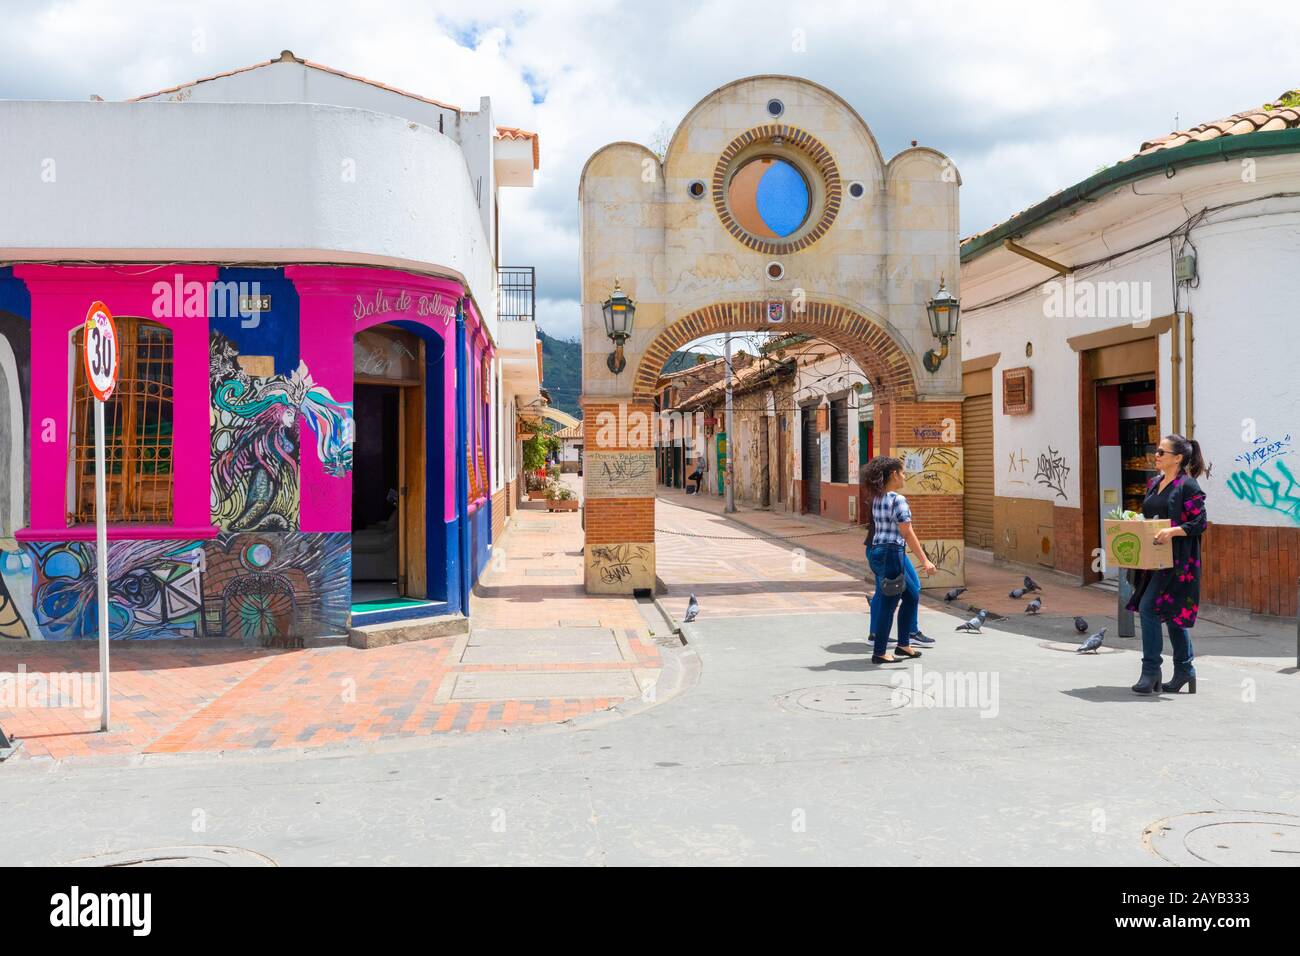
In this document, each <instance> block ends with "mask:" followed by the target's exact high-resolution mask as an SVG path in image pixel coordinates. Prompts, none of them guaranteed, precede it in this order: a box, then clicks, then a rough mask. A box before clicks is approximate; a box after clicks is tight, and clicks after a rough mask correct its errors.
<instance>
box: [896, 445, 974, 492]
mask: <svg viewBox="0 0 1300 956" xmlns="http://www.w3.org/2000/svg"><path fill="white" fill-rule="evenodd" d="M895 454H896V455H897V457H899V458H901V459H903V471H904V472H905V473H906V479H905V481H904V484H903V493H904V494H905V495H909V494H910V495H960V494H961V493H962V491H963V490H964V489H965V470H964V465H963V459H962V449H961V448H958V447H955V446H953V445H933V446H928V445H927V446H922V447H920V448H897V449H895Z"/></svg>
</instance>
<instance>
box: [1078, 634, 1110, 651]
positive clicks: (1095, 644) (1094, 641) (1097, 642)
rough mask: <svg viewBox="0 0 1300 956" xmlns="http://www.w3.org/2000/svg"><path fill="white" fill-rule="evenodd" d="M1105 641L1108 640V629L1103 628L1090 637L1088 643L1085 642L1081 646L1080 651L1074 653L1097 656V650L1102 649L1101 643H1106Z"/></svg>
mask: <svg viewBox="0 0 1300 956" xmlns="http://www.w3.org/2000/svg"><path fill="white" fill-rule="evenodd" d="M1105 639H1106V628H1104V627H1103V628H1102V629H1101V630H1100V631H1098V632H1097V633H1096V634H1092V635H1090V636H1089V637H1088V639H1087V640H1086V641H1084V642H1083V643H1082V644H1080V645H1079V647H1078V649H1077V650H1075V652H1074V653H1076V654H1085V653H1088V652H1091V653H1093V654H1096V653H1097V648H1099V647H1101V642H1102V641H1104V640H1105Z"/></svg>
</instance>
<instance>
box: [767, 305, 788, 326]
mask: <svg viewBox="0 0 1300 956" xmlns="http://www.w3.org/2000/svg"><path fill="white" fill-rule="evenodd" d="M767 321H768V324H769V325H780V324H781V323H782V322H784V321H785V303H784V302H781V301H772V302H768V304H767Z"/></svg>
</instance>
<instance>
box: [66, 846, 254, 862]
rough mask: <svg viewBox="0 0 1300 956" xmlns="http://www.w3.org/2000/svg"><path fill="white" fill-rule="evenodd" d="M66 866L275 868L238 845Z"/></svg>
mask: <svg viewBox="0 0 1300 956" xmlns="http://www.w3.org/2000/svg"><path fill="white" fill-rule="evenodd" d="M68 866H275V861H274V860H272V859H271V858H270V857H265V856H262V854H260V853H254V852H253V851H252V850H245V849H243V848H242V847H237V846H156V847H150V848H148V849H145V850H122V851H120V852H118V853H101V854H98V855H97V856H88V857H85V858H83V859H80V860H73V861H72V862H71V863H69V864H68Z"/></svg>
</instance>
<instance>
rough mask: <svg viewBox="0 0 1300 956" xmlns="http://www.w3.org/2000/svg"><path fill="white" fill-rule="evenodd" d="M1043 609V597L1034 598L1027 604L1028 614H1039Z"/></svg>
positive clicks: (1026, 611) (1026, 610)
mask: <svg viewBox="0 0 1300 956" xmlns="http://www.w3.org/2000/svg"><path fill="white" fill-rule="evenodd" d="M1042 609H1043V599H1042V598H1034V599H1033V600H1032V601H1030V602H1029V603H1028V604H1026V605H1025V613H1026V614H1037V613H1038V612H1039V611H1041V610H1042Z"/></svg>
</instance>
